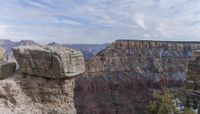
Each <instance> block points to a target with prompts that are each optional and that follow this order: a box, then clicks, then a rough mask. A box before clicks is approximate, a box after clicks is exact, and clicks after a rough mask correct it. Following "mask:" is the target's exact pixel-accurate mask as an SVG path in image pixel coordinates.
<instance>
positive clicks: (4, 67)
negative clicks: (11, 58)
mask: <svg viewBox="0 0 200 114" xmlns="http://www.w3.org/2000/svg"><path fill="white" fill-rule="evenodd" d="M4 60H5V51H4V49H3V48H0V79H4V78H8V77H10V76H12V75H13V73H14V72H15V70H16V64H15V63H13V62H6V61H4Z"/></svg>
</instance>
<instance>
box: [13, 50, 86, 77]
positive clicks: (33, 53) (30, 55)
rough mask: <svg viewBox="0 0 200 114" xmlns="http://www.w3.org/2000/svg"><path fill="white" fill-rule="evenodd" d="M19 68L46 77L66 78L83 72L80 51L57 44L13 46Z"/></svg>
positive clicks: (24, 71) (26, 72)
mask: <svg viewBox="0 0 200 114" xmlns="http://www.w3.org/2000/svg"><path fill="white" fill-rule="evenodd" d="M13 54H14V57H15V58H16V60H17V62H18V64H19V68H20V70H21V71H22V72H23V73H25V74H30V75H35V76H40V77H46V78H55V79H60V78H67V77H73V76H76V75H79V74H82V73H84V72H85V64H84V58H83V54H82V52H81V51H78V50H75V49H71V48H65V47H58V46H19V47H16V48H13Z"/></svg>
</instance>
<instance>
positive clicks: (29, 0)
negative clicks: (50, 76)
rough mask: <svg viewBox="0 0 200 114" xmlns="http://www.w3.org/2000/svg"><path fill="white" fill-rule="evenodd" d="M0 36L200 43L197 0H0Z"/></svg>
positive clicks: (67, 40)
mask: <svg viewBox="0 0 200 114" xmlns="http://www.w3.org/2000/svg"><path fill="white" fill-rule="evenodd" d="M0 39H10V40H14V41H18V40H22V39H27V40H34V41H36V42H40V43H48V42H52V41H56V42H58V43H105V42H112V41H115V40H116V39H141V40H183V41H185V40H186V41H189V40H193V41H200V0H0Z"/></svg>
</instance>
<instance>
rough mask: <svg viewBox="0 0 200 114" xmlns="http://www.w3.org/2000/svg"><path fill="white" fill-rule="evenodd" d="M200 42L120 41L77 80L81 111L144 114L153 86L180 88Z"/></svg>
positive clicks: (93, 60) (77, 95)
mask: <svg viewBox="0 0 200 114" xmlns="http://www.w3.org/2000/svg"><path fill="white" fill-rule="evenodd" d="M199 48H200V42H162V41H134V40H118V41H116V42H114V43H112V44H111V45H110V46H109V47H108V48H106V49H105V50H103V51H101V52H99V53H98V54H97V55H96V56H95V57H93V58H92V59H91V60H90V61H89V62H87V63H86V73H85V75H84V76H80V77H77V78H76V80H75V82H76V85H75V94H74V95H75V101H74V102H75V106H76V109H77V113H78V114H94V113H95V114H144V109H145V107H146V104H147V103H148V102H149V99H151V97H152V96H151V95H152V94H151V93H152V90H153V89H157V88H161V86H168V87H173V88H177V87H180V86H181V85H182V82H183V81H184V80H185V77H186V71H185V69H186V65H187V61H188V59H189V58H190V57H191V56H192V50H195V49H199Z"/></svg>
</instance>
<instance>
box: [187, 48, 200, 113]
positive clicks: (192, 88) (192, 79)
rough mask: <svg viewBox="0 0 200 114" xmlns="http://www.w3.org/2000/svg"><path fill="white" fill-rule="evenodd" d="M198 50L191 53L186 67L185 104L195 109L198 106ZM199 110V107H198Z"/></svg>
mask: <svg viewBox="0 0 200 114" xmlns="http://www.w3.org/2000/svg"><path fill="white" fill-rule="evenodd" d="M199 80H200V50H195V51H193V56H192V58H190V60H189V62H188V66H187V79H186V81H185V82H186V88H185V89H186V94H187V95H186V97H187V104H188V105H189V106H190V107H193V108H195V109H197V108H198V107H197V106H200V81H199ZM199 110H200V107H199Z"/></svg>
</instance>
